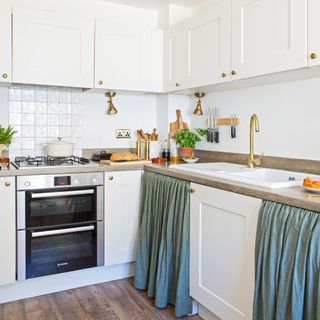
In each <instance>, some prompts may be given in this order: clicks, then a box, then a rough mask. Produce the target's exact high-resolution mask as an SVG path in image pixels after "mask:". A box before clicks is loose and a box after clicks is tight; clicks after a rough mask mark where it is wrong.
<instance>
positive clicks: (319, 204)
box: [0, 164, 320, 213]
mask: <svg viewBox="0 0 320 320" xmlns="http://www.w3.org/2000/svg"><path fill="white" fill-rule="evenodd" d="M143 169H144V170H146V171H151V172H155V173H159V174H164V175H168V176H171V177H175V178H179V179H182V180H187V181H190V182H193V183H198V184H202V185H206V186H209V187H213V188H217V189H222V190H226V191H230V192H235V193H239V194H243V195H247V196H251V197H255V198H259V199H264V200H270V201H275V202H279V203H284V204H288V205H291V206H295V207H299V208H304V209H308V210H312V211H316V212H319V213H320V198H319V199H308V195H309V193H307V192H305V191H304V190H303V189H302V188H301V187H294V188H284V189H268V188H263V187H257V186H251V185H248V184H244V183H239V182H233V181H230V180H224V179H221V178H214V177H207V176H204V175H197V174H192V173H185V172H181V171H177V170H174V169H170V168H169V166H168V165H158V164H147V165H143V164H135V165H132V164H130V165H121V166H110V165H105V164H97V165H96V166H82V167H79V166H77V167H64V168H63V167H55V168H43V169H42V168H41V169H39V168H38V169H25V170H18V169H16V168H15V167H14V166H12V165H11V168H10V170H7V171H0V177H12V176H28V175H46V174H71V173H84V172H112V171H129V170H143Z"/></svg>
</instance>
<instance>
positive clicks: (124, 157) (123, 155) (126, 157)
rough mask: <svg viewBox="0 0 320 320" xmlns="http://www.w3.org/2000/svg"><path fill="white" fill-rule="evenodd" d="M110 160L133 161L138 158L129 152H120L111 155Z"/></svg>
mask: <svg viewBox="0 0 320 320" xmlns="http://www.w3.org/2000/svg"><path fill="white" fill-rule="evenodd" d="M110 160H111V161H133V160H138V156H137V155H136V154H134V153H131V152H126V151H120V152H116V153H113V154H112V156H111V158H110Z"/></svg>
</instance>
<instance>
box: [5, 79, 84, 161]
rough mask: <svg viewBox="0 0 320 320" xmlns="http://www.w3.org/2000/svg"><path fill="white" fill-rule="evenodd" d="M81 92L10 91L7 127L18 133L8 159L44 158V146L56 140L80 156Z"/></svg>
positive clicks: (24, 88)
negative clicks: (72, 147)
mask: <svg viewBox="0 0 320 320" xmlns="http://www.w3.org/2000/svg"><path fill="white" fill-rule="evenodd" d="M82 103H83V97H82V90H81V89H77V88H59V87H46V86H33V85H12V86H11V87H10V88H9V123H10V124H12V125H13V126H14V128H15V129H16V130H18V133H17V135H16V138H15V140H14V142H13V143H12V145H11V146H10V149H9V151H10V157H12V158H14V157H16V156H35V155H44V154H45V150H44V146H43V144H44V143H46V142H48V141H52V140H54V139H56V138H57V137H58V136H61V137H63V138H66V140H69V141H72V142H74V143H75V155H81V152H82V111H83V105H82Z"/></svg>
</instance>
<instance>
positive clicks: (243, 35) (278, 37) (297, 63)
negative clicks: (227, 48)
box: [231, 0, 318, 79]
mask: <svg viewBox="0 0 320 320" xmlns="http://www.w3.org/2000/svg"><path fill="white" fill-rule="evenodd" d="M314 1H315V2H317V0H314ZM306 10H307V0H254V1H253V0H231V17H232V19H231V26H232V29H231V47H232V51H231V65H232V69H233V71H232V79H241V78H247V77H254V76H260V75H264V74H269V73H275V72H280V71H286V70H292V69H298V68H302V67H306V65H307V57H306V50H307V46H306V44H307V20H306V17H307V12H306ZM314 14H315V15H316V13H314ZM316 19H317V20H318V18H316ZM317 29H318V28H317ZM316 34H318V30H317V31H316Z"/></svg>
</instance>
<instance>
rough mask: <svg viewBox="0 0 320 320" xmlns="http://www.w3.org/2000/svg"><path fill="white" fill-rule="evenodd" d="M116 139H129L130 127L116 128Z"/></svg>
mask: <svg viewBox="0 0 320 320" xmlns="http://www.w3.org/2000/svg"><path fill="white" fill-rule="evenodd" d="M116 138H117V139H130V138H131V129H117V130H116Z"/></svg>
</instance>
